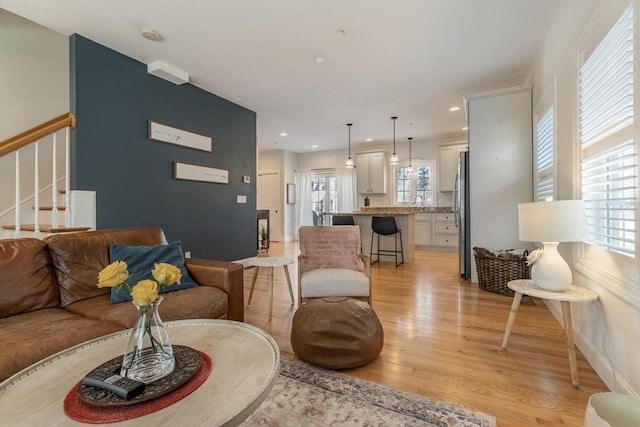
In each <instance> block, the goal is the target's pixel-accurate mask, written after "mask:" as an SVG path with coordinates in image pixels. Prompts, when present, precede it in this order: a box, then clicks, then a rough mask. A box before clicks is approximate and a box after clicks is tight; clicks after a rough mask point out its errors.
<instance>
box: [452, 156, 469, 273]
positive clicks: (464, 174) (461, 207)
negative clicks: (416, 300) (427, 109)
mask: <svg viewBox="0 0 640 427" xmlns="http://www.w3.org/2000/svg"><path fill="white" fill-rule="evenodd" d="M469 204H470V203H469V152H467V151H463V152H461V153H460V159H459V160H458V172H457V174H456V183H455V187H454V193H453V212H454V218H455V224H456V227H457V228H458V233H459V251H460V276H461V277H464V278H465V279H471V236H470V226H469V224H470V222H469Z"/></svg>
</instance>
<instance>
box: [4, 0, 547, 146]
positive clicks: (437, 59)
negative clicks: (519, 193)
mask: <svg viewBox="0 0 640 427" xmlns="http://www.w3.org/2000/svg"><path fill="white" fill-rule="evenodd" d="M558 1H559V0H333V1H331V0H0V7H2V8H4V9H6V10H9V11H10V12H13V13H15V14H17V15H20V16H23V17H25V18H27V19H29V20H31V21H34V22H37V23H39V24H42V25H44V26H46V27H48V28H51V29H53V30H55V31H57V32H60V33H62V34H65V35H71V34H73V33H78V34H81V35H83V36H85V37H87V38H89V39H91V40H93V41H95V42H98V43H100V44H102V45H105V46H107V47H109V48H112V49H114V50H116V51H118V52H121V53H124V54H126V55H128V56H130V57H133V58H135V59H137V60H139V61H141V62H144V63H150V62H153V61H157V60H161V61H164V62H166V63H168V64H170V65H172V66H174V67H177V68H179V69H181V70H184V71H186V72H187V73H189V75H190V79H191V80H190V81H191V83H192V84H194V85H195V86H198V87H200V88H202V89H204V90H207V91H209V92H212V93H214V94H216V95H219V96H221V97H223V98H226V99H228V100H230V101H233V102H235V103H237V104H239V105H242V106H244V107H246V108H248V109H250V110H253V111H255V112H256V113H257V118H258V130H257V139H258V148H259V150H260V151H262V150H271V149H285V150H289V151H293V152H311V151H314V150H329V149H336V148H346V145H347V127H346V126H345V124H346V123H348V122H352V123H353V127H352V130H351V135H352V147H357V146H358V144H361V143H363V142H364V140H365V138H372V139H373V140H374V141H376V142H385V143H391V141H392V129H393V127H392V126H393V125H392V121H391V119H390V117H391V116H398V120H397V122H396V140H397V141H406V138H407V137H409V136H411V137H413V138H414V140H415V141H424V140H433V139H443V138H459V137H462V138H464V135H465V132H464V131H463V130H462V127H463V126H465V113H464V106H463V96H464V95H469V94H473V93H478V92H484V91H487V90H494V89H500V88H504V87H510V86H515V85H520V84H524V83H525V82H526V80H527V76H528V75H529V73H530V72H531V67H532V64H533V61H534V58H535V56H536V54H537V53H538V49H540V48H541V44H542V41H543V37H544V34H545V33H546V31H547V29H548V27H549V25H550V23H551V20H552V18H553V14H554V12H555V9H556V7H557V4H558ZM144 28H152V29H154V30H156V31H157V32H159V33H160V34H161V36H162V40H161V41H159V42H153V41H149V40H146V39H144V38H142V37H141V35H140V31H141V30H142V29H144ZM316 54H322V55H324V56H326V58H327V60H326V62H324V63H321V64H319V63H316V62H315V61H314V56H315V55H316ZM454 105H457V106H460V107H461V110H460V111H458V112H455V113H452V112H450V111H449V107H451V106H454ZM283 131H284V132H287V133H288V136H286V137H283V136H280V133H281V132H283ZM313 144H316V145H318V148H312V145H313Z"/></svg>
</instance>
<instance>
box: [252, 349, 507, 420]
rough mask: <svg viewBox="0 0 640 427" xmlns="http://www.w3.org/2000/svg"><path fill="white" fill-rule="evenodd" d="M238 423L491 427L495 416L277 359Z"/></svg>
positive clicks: (303, 364) (305, 364)
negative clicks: (259, 397)
mask: <svg viewBox="0 0 640 427" xmlns="http://www.w3.org/2000/svg"><path fill="white" fill-rule="evenodd" d="M241 425H242V426H244V427H251V426H271V427H279V426H287V427H300V426H308V427H321V426H366V427H381V426H394V427H395V426H406V427H412V426H420V427H424V426H438V427H440V426H442V427H453V426H455V427H458V426H459V427H472V426H473V427H495V426H496V421H495V418H494V417H493V416H491V415H487V414H483V413H480V412H475V411H471V410H469V409H465V408H461V407H458V406H454V405H451V404H448V403H444V402H440V401H437V400H433V399H429V398H425V397H422V396H418V395H415V394H410V393H405V392H402V391H399V390H394V389H392V388H389V387H386V386H384V385H381V384H377V383H374V382H370V381H365V380H362V379H359V378H353V377H350V376H348V375H345V374H341V373H339V372H336V371H331V370H327V369H322V368H317V367H314V366H311V365H309V364H307V363H303V362H298V361H294V360H287V359H282V360H281V368H280V376H279V378H278V380H277V381H276V383H275V385H274V387H273V390H272V391H271V394H270V395H269V396H268V397H267V399H266V400H265V401H264V402H263V404H262V405H261V406H260V407H259V408H258V409H257V410H256V412H254V413H253V415H251V417H250V418H248V419H247V420H246V421H245V422H244V423H242V424H241Z"/></svg>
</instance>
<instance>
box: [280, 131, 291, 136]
mask: <svg viewBox="0 0 640 427" xmlns="http://www.w3.org/2000/svg"><path fill="white" fill-rule="evenodd" d="M287 135H289V134H288V133H286V132H280V136H287Z"/></svg>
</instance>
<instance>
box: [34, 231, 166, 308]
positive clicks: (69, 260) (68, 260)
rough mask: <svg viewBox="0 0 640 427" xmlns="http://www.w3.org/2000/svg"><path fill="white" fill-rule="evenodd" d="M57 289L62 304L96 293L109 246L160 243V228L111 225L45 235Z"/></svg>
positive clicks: (105, 290) (99, 291)
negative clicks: (85, 230) (80, 231)
mask: <svg viewBox="0 0 640 427" xmlns="http://www.w3.org/2000/svg"><path fill="white" fill-rule="evenodd" d="M44 242H45V243H46V244H47V246H48V247H49V253H50V254H51V259H52V261H53V267H54V270H55V274H56V278H57V280H58V285H59V290H60V303H61V306H62V307H66V306H67V305H69V304H71V303H73V302H76V301H80V300H83V299H87V298H93V297H95V296H98V295H106V294H108V293H109V292H110V289H109V288H98V286H97V283H98V273H100V271H101V270H102V269H103V268H104V267H106V266H107V265H108V264H109V245H110V244H112V243H118V244H121V245H148V246H150V245H159V244H162V243H165V244H166V243H167V240H166V238H165V236H164V233H163V232H162V229H161V228H159V227H135V228H114V229H107V230H98V231H87V232H84V233H71V234H59V235H53V236H49V237H46V238H45V239H44Z"/></svg>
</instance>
